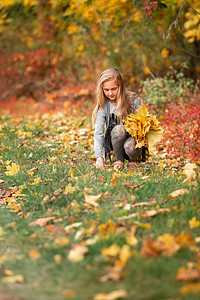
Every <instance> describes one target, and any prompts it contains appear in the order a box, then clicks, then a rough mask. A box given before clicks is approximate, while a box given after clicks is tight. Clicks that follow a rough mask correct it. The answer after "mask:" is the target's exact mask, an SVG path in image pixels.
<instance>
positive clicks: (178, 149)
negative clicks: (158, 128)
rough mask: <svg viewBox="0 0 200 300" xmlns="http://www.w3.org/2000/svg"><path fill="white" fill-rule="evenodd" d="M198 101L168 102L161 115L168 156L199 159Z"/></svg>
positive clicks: (199, 121)
mask: <svg viewBox="0 0 200 300" xmlns="http://www.w3.org/2000/svg"><path fill="white" fill-rule="evenodd" d="M199 116H200V103H199V100H198V99H195V100H190V101H189V102H188V103H181V102H180V103H178V104H173V103H170V104H169V105H168V107H167V109H166V110H165V113H164V116H163V120H162V123H163V127H164V129H165V135H164V143H165V146H166V148H167V152H168V155H169V156H170V157H180V156H182V157H183V158H184V159H185V158H186V159H189V160H192V161H196V162H198V161H199V157H200V117H199Z"/></svg>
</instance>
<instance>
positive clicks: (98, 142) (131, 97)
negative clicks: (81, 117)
mask: <svg viewBox="0 0 200 300" xmlns="http://www.w3.org/2000/svg"><path fill="white" fill-rule="evenodd" d="M126 97H127V100H128V101H130V102H131V106H132V112H135V111H136V110H137V109H138V107H139V106H140V105H142V100H141V98H140V97H139V96H138V97H136V94H135V93H134V92H130V91H126ZM115 110H116V106H114V105H113V104H111V102H110V101H109V100H106V102H105V105H104V107H103V108H101V107H99V109H98V111H97V114H96V118H95V131H94V152H95V157H96V158H97V157H105V151H104V134H105V126H106V127H107V126H108V122H109V115H110V114H111V113H115Z"/></svg>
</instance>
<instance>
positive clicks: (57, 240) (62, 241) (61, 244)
mask: <svg viewBox="0 0 200 300" xmlns="http://www.w3.org/2000/svg"><path fill="white" fill-rule="evenodd" d="M54 242H55V244H56V245H57V246H59V247H65V246H67V245H68V244H69V239H68V238H67V237H57V238H55V240H54Z"/></svg>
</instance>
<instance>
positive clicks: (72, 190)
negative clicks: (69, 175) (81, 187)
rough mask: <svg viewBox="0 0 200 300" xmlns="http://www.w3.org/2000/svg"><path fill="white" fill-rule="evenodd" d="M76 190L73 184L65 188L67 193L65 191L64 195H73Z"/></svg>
mask: <svg viewBox="0 0 200 300" xmlns="http://www.w3.org/2000/svg"><path fill="white" fill-rule="evenodd" d="M75 190H76V187H75V186H72V184H71V182H70V183H69V184H68V185H67V186H66V187H65V191H64V193H63V194H64V195H67V194H72V193H73V192H75Z"/></svg>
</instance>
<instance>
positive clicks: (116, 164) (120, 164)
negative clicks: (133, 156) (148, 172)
mask: <svg viewBox="0 0 200 300" xmlns="http://www.w3.org/2000/svg"><path fill="white" fill-rule="evenodd" d="M113 169H114V171H118V170H123V169H124V163H123V162H122V161H121V160H118V161H116V162H114V164H113Z"/></svg>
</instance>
